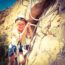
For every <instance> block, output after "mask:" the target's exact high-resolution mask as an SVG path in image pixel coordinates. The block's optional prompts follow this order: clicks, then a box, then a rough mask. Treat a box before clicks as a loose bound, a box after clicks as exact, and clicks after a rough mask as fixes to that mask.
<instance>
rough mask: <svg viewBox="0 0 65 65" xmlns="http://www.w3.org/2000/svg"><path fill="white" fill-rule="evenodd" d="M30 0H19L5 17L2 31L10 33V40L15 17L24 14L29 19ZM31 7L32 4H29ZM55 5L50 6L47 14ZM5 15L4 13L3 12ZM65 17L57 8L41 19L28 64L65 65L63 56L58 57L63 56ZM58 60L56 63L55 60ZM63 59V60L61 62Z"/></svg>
mask: <svg viewBox="0 0 65 65" xmlns="http://www.w3.org/2000/svg"><path fill="white" fill-rule="evenodd" d="M28 3H29V2H28V1H24V2H23V5H22V3H21V2H20V1H19V0H17V3H16V4H15V5H14V6H13V7H12V8H11V9H10V10H9V13H7V14H8V16H6V15H7V14H6V15H5V16H6V18H5V22H4V24H2V25H1V26H0V33H1V34H2V33H3V32H5V33H6V34H8V40H9V42H10V41H11V34H12V29H13V26H14V22H15V19H16V17H17V16H18V15H24V17H25V18H26V19H28V18H27V17H28V15H29V11H28V9H29V8H28V5H29V4H28ZM29 7H30V6H29ZM53 9H54V7H52V6H51V7H50V8H49V9H48V10H47V12H46V14H45V15H47V14H48V13H49V12H51V10H53ZM1 16H2V15H1ZM3 16H4V14H3ZM64 34H65V17H63V16H61V15H60V14H58V13H57V10H56V11H54V12H52V13H51V14H50V15H48V16H47V17H45V18H44V16H42V20H40V21H39V25H38V27H37V31H36V34H35V36H34V39H33V40H32V42H31V45H33V48H32V51H31V53H30V55H29V56H28V63H27V65H56V64H57V65H62V63H63V65H65V64H64V61H63V58H61V57H60V59H57V57H59V55H60V56H61V53H62V51H63V50H62V49H63V47H64V43H65V42H64V40H65V35H64ZM55 60H57V61H56V64H54V62H55ZM60 61H61V62H60Z"/></svg>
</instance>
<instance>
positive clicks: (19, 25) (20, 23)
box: [16, 20, 26, 32]
mask: <svg viewBox="0 0 65 65" xmlns="http://www.w3.org/2000/svg"><path fill="white" fill-rule="evenodd" d="M16 24H17V29H18V31H19V32H22V31H23V30H24V28H25V26H26V23H25V22H24V21H21V20H18V21H17V22H16Z"/></svg>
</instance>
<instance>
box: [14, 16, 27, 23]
mask: <svg viewBox="0 0 65 65" xmlns="http://www.w3.org/2000/svg"><path fill="white" fill-rule="evenodd" d="M18 20H21V21H24V22H25V23H27V20H25V19H24V18H22V17H18V18H17V19H16V20H15V23H16V22H17V21H18Z"/></svg>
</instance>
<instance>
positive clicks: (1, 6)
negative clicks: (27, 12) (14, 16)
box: [0, 0, 16, 11]
mask: <svg viewBox="0 0 65 65" xmlns="http://www.w3.org/2000/svg"><path fill="white" fill-rule="evenodd" d="M15 2H16V0H0V11H2V10H5V9H7V8H9V7H11V6H12V5H13V4H14V3H15Z"/></svg>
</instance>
